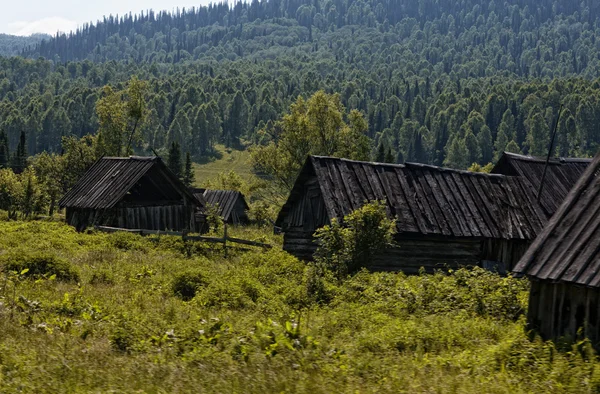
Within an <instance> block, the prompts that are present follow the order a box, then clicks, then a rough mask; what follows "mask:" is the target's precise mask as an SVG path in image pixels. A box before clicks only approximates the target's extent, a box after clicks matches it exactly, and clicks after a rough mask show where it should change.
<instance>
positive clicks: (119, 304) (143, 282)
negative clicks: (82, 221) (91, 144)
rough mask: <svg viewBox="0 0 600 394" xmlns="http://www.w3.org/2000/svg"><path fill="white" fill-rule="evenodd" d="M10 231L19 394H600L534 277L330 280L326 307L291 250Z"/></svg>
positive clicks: (2, 378)
mask: <svg viewBox="0 0 600 394" xmlns="http://www.w3.org/2000/svg"><path fill="white" fill-rule="evenodd" d="M230 231H231V232H232V233H233V235H235V236H238V237H242V238H245V239H260V238H263V239H264V238H268V241H269V242H270V243H273V244H277V243H278V242H280V239H279V238H277V237H275V236H272V235H269V234H267V233H265V232H263V231H260V230H257V229H253V228H250V227H248V228H235V227H232V228H231V229H230ZM0 235H1V236H0V251H1V252H2V256H3V257H2V262H1V263H0V267H2V272H1V273H0V391H2V392H3V393H17V392H108V391H117V392H131V391H141V392H161V391H169V392H188V391H194V392H198V391H202V392H245V393H247V392H251V393H252V392H257V393H258V392H261V393H264V392H296V393H302V392H312V393H321V392H322V393H326V392H327V393H329V392H372V393H375V392H378V393H380V392H486V393H519V392H544V393H547V392H556V393H565V392H572V393H592V392H597V391H598V389H600V373H599V372H598V371H600V363H599V362H598V361H597V359H596V356H595V354H594V353H593V352H592V351H591V350H590V349H591V348H590V346H589V344H587V343H586V342H585V341H584V342H578V343H576V344H575V345H574V346H572V347H562V348H561V347H560V346H562V345H553V344H552V343H544V342H542V341H540V340H539V339H534V340H533V341H530V339H529V338H528V333H527V332H526V330H525V321H524V315H523V314H524V311H525V310H526V303H527V290H528V283H527V281H526V280H524V279H515V278H511V277H506V278H502V277H499V276H497V275H496V274H494V273H490V272H486V271H483V270H481V269H474V270H458V271H455V272H451V273H449V274H442V273H437V274H434V275H425V274H423V275H418V276H410V277H407V276H405V275H403V274H401V273H400V274H394V273H369V272H367V271H360V272H358V273H357V274H356V275H354V276H352V277H350V278H346V279H344V280H341V281H339V280H337V279H334V278H327V277H325V278H324V286H325V290H326V291H327V294H328V298H327V299H322V300H320V301H317V300H315V299H314V298H313V297H312V292H311V287H310V275H309V271H310V269H311V267H310V266H307V265H306V264H305V263H303V262H300V261H298V260H296V259H295V258H293V257H292V256H290V255H288V254H286V253H284V252H282V251H281V250H278V248H275V249H274V250H271V251H268V252H263V251H260V250H256V251H254V250H252V251H245V250H242V249H236V248H232V249H230V252H229V257H228V258H227V259H225V258H224V257H223V253H222V249H221V246H220V245H219V246H215V245H206V244H197V245H194V254H193V255H192V256H191V257H188V254H187V253H186V247H185V246H184V245H183V242H182V240H181V238H173V237H160V238H158V237H149V238H141V237H139V236H135V235H132V234H101V233H96V232H91V233H89V234H78V233H76V232H75V231H74V230H73V229H71V228H70V227H68V226H66V225H64V224H60V223H52V222H45V223H42V222H17V221H12V222H1V223H0ZM17 251H18V255H23V256H41V255H42V254H39V253H42V252H40V251H43V255H44V256H52V257H51V259H55V260H53V261H62V262H64V263H65V264H68V266H69V267H71V268H72V269H74V270H76V271H77V272H78V275H79V279H78V281H64V280H59V279H58V275H57V278H51V277H50V276H44V275H36V276H32V275H30V274H29V272H33V266H32V265H31V264H28V263H25V262H24V263H19V266H18V267H16V266H15V267H12V268H18V269H21V267H25V266H27V267H30V268H29V269H30V271H29V272H25V273H23V274H21V272H22V271H23V270H25V268H23V269H22V270H21V271H19V272H17V271H18V270H13V269H12V268H11V269H8V268H7V265H8V264H9V262H10V261H13V260H12V259H11V257H9V256H11V255H12V254H15V253H17ZM22 260H23V261H26V260H28V261H29V262H31V261H33V260H31V258H27V259H25V258H23V259H22ZM40 272H41V271H40ZM46 272H50V271H46ZM191 289H193V291H189V292H188V290H191ZM184 294H185V299H182V295H184Z"/></svg>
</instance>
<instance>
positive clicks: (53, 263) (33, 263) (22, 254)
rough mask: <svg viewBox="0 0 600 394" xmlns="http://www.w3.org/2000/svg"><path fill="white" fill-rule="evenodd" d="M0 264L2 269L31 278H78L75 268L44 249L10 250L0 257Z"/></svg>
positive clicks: (70, 279)
mask: <svg viewBox="0 0 600 394" xmlns="http://www.w3.org/2000/svg"><path fill="white" fill-rule="evenodd" d="M0 266H1V267H2V268H3V270H4V271H16V272H18V273H21V274H23V275H25V276H28V277H33V278H40V277H45V278H49V277H51V276H54V277H55V278H56V279H58V280H63V281H72V282H73V281H75V282H76V281H78V280H79V274H78V272H77V270H76V269H75V268H74V267H73V266H72V265H71V264H70V263H69V262H68V261H65V260H63V259H61V258H59V257H58V256H56V255H54V254H52V253H49V252H44V251H39V252H38V251H35V252H28V251H25V250H22V249H17V250H14V251H11V252H10V253H7V254H4V255H2V256H1V257H0Z"/></svg>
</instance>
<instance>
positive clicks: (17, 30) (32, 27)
mask: <svg viewBox="0 0 600 394" xmlns="http://www.w3.org/2000/svg"><path fill="white" fill-rule="evenodd" d="M8 28H9V29H10V31H9V33H10V34H14V35H17V36H29V35H32V34H35V33H45V34H50V35H54V34H56V32H57V31H60V32H64V33H68V32H70V31H71V30H75V29H76V28H77V22H75V21H72V20H69V19H65V18H61V17H57V16H55V17H49V18H43V19H39V20H36V21H31V22H25V21H19V22H12V23H9V24H8Z"/></svg>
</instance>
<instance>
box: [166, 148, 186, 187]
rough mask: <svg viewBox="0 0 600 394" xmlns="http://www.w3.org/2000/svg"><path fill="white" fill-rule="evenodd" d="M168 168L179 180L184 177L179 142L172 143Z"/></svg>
mask: <svg viewBox="0 0 600 394" xmlns="http://www.w3.org/2000/svg"><path fill="white" fill-rule="evenodd" d="M167 167H169V169H170V170H171V171H172V172H173V174H175V175H176V176H177V177H178V178H181V177H182V175H183V166H182V163H181V148H180V147H179V143H178V142H177V141H173V142H172V143H171V148H170V149H169V157H168V158H167Z"/></svg>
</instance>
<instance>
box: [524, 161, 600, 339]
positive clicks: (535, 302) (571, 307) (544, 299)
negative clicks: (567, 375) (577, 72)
mask: <svg viewBox="0 0 600 394" xmlns="http://www.w3.org/2000/svg"><path fill="white" fill-rule="evenodd" d="M514 272H515V273H517V274H522V275H527V276H528V277H529V278H530V279H531V291H530V294H529V310H528V312H527V320H528V324H529V326H530V327H531V328H532V329H535V330H537V331H538V332H539V333H540V334H541V336H542V337H543V338H544V339H556V338H560V337H569V338H571V339H575V338H576V337H577V331H578V329H580V328H583V333H584V334H585V335H586V336H587V337H589V338H590V339H591V340H592V343H594V345H595V346H596V347H597V348H598V347H599V346H598V345H599V344H600V154H598V156H597V157H596V158H595V159H594V161H593V162H591V164H590V165H589V167H588V168H587V170H586V171H585V173H584V174H583V175H582V176H581V178H580V179H579V181H578V182H577V184H576V185H575V187H574V188H573V190H571V192H570V193H569V194H568V195H567V198H566V199H565V200H564V202H563V203H562V205H561V206H560V207H559V209H558V210H557V211H556V213H555V214H554V216H553V217H552V219H550V221H549V222H548V225H547V226H546V227H545V228H544V230H543V231H542V233H541V234H540V235H539V236H538V237H537V238H536V240H535V241H534V242H533V244H532V245H531V247H530V248H529V249H528V250H527V253H525V255H524V256H523V258H522V259H521V261H520V262H519V263H518V264H517V266H516V267H515V269H514Z"/></svg>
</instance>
